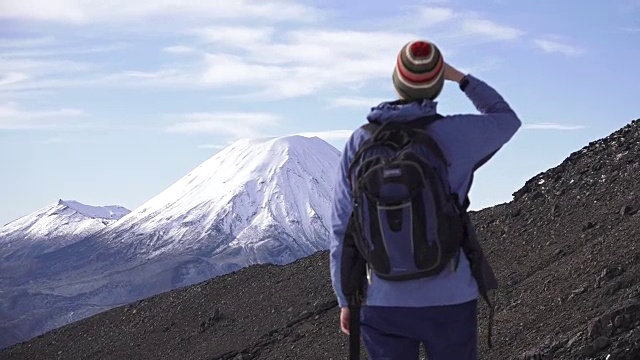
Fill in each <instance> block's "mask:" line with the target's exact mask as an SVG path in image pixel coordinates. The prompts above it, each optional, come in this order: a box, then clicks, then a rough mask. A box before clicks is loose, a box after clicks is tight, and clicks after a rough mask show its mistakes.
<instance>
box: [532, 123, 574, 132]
mask: <svg viewBox="0 0 640 360" xmlns="http://www.w3.org/2000/svg"><path fill="white" fill-rule="evenodd" d="M522 127H523V128H524V129H529V130H561V131H572V130H581V129H584V126H582V125H564V124H558V123H534V124H524V125H523V126H522Z"/></svg>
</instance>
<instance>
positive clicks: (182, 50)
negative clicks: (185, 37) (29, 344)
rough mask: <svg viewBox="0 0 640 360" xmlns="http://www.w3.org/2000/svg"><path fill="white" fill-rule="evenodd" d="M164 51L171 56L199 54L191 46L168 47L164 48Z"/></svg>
mask: <svg viewBox="0 0 640 360" xmlns="http://www.w3.org/2000/svg"><path fill="white" fill-rule="evenodd" d="M162 51H164V52H166V53H169V54H192V53H195V52H197V50H196V49H194V48H192V47H190V46H184V45H174V46H167V47H165V48H163V49H162Z"/></svg>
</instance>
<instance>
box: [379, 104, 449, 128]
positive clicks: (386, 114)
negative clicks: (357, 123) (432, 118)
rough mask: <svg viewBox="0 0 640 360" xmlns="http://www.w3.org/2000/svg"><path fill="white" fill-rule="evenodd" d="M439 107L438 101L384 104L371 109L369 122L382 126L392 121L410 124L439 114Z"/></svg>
mask: <svg viewBox="0 0 640 360" xmlns="http://www.w3.org/2000/svg"><path fill="white" fill-rule="evenodd" d="M437 105H438V103H437V102H436V101H433V100H427V99H425V100H419V101H411V102H407V101H405V100H396V101H388V102H383V103H381V104H380V105H378V106H376V107H374V108H371V112H369V115H367V120H368V121H369V122H375V123H380V124H383V123H385V122H392V121H397V122H408V121H412V120H416V119H419V118H421V117H425V116H429V115H434V114H435V113H436V112H437Z"/></svg>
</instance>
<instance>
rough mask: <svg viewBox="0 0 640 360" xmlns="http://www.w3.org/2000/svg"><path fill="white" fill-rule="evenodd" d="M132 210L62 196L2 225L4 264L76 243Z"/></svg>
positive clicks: (0, 243)
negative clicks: (85, 202) (91, 203)
mask: <svg viewBox="0 0 640 360" xmlns="http://www.w3.org/2000/svg"><path fill="white" fill-rule="evenodd" d="M129 212H130V210H128V209H126V208H124V207H122V206H104V207H97V206H90V205H85V204H82V203H79V202H77V201H73V200H58V201H57V202H56V203H54V204H51V205H49V206H46V207H43V208H42V209H39V210H37V211H35V212H33V213H31V214H29V215H26V216H23V217H20V218H18V219H16V220H14V221H12V222H10V223H8V224H6V225H5V226H3V227H2V228H0V260H2V261H1V262H0V264H4V265H5V266H6V265H7V264H8V263H11V262H15V261H23V260H25V259H27V258H29V257H34V256H38V255H41V254H44V253H46V252H50V251H54V250H57V249H60V248H62V247H65V246H67V245H70V244H73V243H74V242H76V241H79V240H82V239H84V238H86V237H87V236H90V235H93V234H95V233H96V232H98V231H100V230H102V229H104V228H105V227H107V226H109V225H111V224H113V223H115V222H116V221H117V220H119V219H120V218H122V217H123V216H125V215H126V214H128V213H129ZM0 268H2V265H0Z"/></svg>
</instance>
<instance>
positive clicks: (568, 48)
mask: <svg viewBox="0 0 640 360" xmlns="http://www.w3.org/2000/svg"><path fill="white" fill-rule="evenodd" d="M533 42H534V44H535V46H536V47H538V48H539V49H541V50H542V51H544V52H546V53H559V54H562V55H566V56H578V55H582V54H584V53H585V50H584V49H582V48H579V47H577V46H573V45H569V44H566V43H563V42H561V41H559V40H556V39H535V40H534V41H533Z"/></svg>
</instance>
